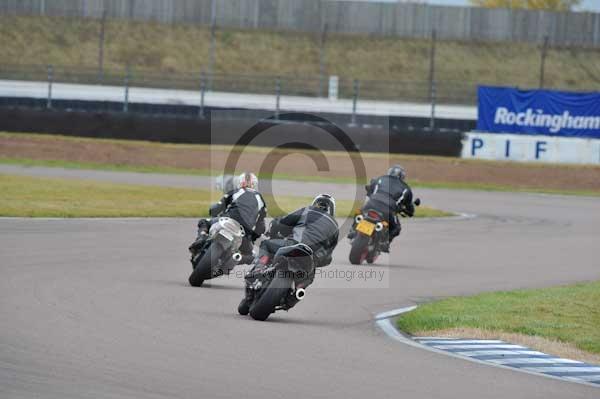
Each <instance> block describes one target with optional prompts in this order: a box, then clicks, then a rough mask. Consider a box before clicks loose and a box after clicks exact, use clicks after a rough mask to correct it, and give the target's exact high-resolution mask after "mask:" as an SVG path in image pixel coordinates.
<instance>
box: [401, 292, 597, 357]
mask: <svg viewBox="0 0 600 399" xmlns="http://www.w3.org/2000/svg"><path fill="white" fill-rule="evenodd" d="M397 325H398V328H400V329H401V330H402V331H406V332H408V333H410V334H415V335H417V334H418V335H423V334H431V335H437V334H438V333H439V334H441V335H451V336H457V335H458V334H465V335H462V336H463V337H470V336H471V334H473V335H474V337H486V338H492V337H497V338H501V337H504V338H506V337H507V334H512V337H515V336H523V337H528V340H526V341H525V342H524V341H523V338H521V339H519V338H517V340H518V341H520V342H524V343H527V342H528V343H529V344H531V343H532V342H533V346H534V347H535V346H537V349H540V350H543V351H547V352H548V353H553V352H557V350H556V347H559V346H561V345H562V346H563V347H566V348H569V347H574V348H577V349H578V350H580V351H584V352H588V353H591V354H595V355H597V356H594V357H593V358H594V359H596V360H598V359H600V328H599V326H600V281H595V282H588V283H580V284H574V285H568V286H561V287H552V288H544V289H530V290H516V291H502V292H494V293H485V294H480V295H475V296H471V297H455V298H448V299H444V300H441V301H437V302H432V303H428V304H425V305H422V306H420V307H419V308H417V309H416V310H414V311H412V312H410V313H407V314H405V315H403V316H402V317H400V318H399V319H398V322H397ZM531 337H535V338H540V340H538V341H539V342H537V343H535V340H531ZM501 339H502V338H501ZM508 339H509V340H510V336H509V338H508ZM579 357H581V356H579ZM588 358H589V357H588Z"/></svg>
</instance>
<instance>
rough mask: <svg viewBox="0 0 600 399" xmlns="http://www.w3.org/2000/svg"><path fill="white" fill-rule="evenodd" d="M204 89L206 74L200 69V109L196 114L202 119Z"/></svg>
mask: <svg viewBox="0 0 600 399" xmlns="http://www.w3.org/2000/svg"><path fill="white" fill-rule="evenodd" d="M205 91H206V74H205V73H204V71H202V74H201V75H200V110H198V116H199V117H200V118H202V119H204V92H205Z"/></svg>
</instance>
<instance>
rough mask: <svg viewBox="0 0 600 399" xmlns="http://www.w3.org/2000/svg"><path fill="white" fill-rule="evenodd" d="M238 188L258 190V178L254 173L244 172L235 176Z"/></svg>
mask: <svg viewBox="0 0 600 399" xmlns="http://www.w3.org/2000/svg"><path fill="white" fill-rule="evenodd" d="M237 186H238V188H250V189H253V190H258V178H257V177H256V175H255V174H254V173H248V172H244V173H242V174H241V175H239V176H238V178H237Z"/></svg>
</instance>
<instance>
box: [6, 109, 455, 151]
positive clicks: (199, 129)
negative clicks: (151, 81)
mask: <svg viewBox="0 0 600 399" xmlns="http://www.w3.org/2000/svg"><path fill="white" fill-rule="evenodd" d="M247 125H248V124H247V120H246V121H241V120H234V119H231V120H218V121H214V122H213V123H212V124H211V123H210V118H206V119H201V118H197V117H190V116H186V115H180V116H176V115H173V114H169V115H148V114H141V113H124V112H111V111H107V112H89V111H68V110H46V109H40V108H28V107H0V131H13V132H36V133H47V134H62V135H71V136H82V137H97V138H116V139H130V140H149V141H161V142H171V143H200V144H210V143H211V136H212V137H213V138H214V137H218V143H217V142H214V140H213V142H212V144H233V143H235V142H236V141H237V140H238V139H239V132H240V131H243V129H242V128H241V127H240V126H247ZM382 126H383V125H378V126H368V125H357V126H348V125H344V126H341V127H342V129H343V130H344V131H346V133H348V135H349V136H350V138H351V139H352V141H353V142H354V143H355V144H356V146H357V149H359V150H361V151H369V152H379V151H381V149H382V148H385V149H387V148H389V150H390V152H394V153H410V154H424V155H442V156H452V157H458V156H460V154H461V149H462V144H461V138H462V133H460V132H457V131H454V132H443V133H439V132H424V131H419V130H403V129H401V128H398V126H397V125H394V126H396V127H392V128H391V129H390V130H388V129H387V128H383V127H382ZM282 127H283V129H281V132H282V133H281V134H280V135H285V139H286V140H289V141H290V142H293V141H300V142H304V143H320V142H321V141H322V134H323V132H322V130H321V129H318V128H315V127H312V126H309V125H307V124H303V123H302V122H301V121H296V122H295V123H286V124H283V125H282ZM211 129H218V132H214V131H213V132H212V133H213V134H212V135H211ZM256 144H257V145H262V146H270V145H272V143H269V142H268V141H261V142H257V143H256ZM323 149H329V148H323ZM331 149H335V148H331Z"/></svg>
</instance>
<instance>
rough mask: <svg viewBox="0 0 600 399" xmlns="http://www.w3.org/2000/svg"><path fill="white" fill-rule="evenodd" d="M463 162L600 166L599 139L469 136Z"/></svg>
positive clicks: (512, 135)
mask: <svg viewBox="0 0 600 399" xmlns="http://www.w3.org/2000/svg"><path fill="white" fill-rule="evenodd" d="M461 156H462V158H477V159H494V160H510V161H521V162H550V163H573V164H600V139H583V138H566V137H550V136H528V135H517V134H494V133H477V132H470V133H466V134H465V138H464V139H463V148H462V155H461Z"/></svg>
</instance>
